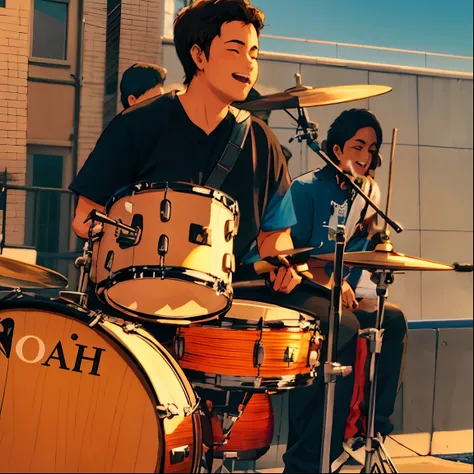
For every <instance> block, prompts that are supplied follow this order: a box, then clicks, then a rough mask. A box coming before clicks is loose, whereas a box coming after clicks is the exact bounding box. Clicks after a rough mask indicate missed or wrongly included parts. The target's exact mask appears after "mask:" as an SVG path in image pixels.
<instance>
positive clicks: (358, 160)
mask: <svg viewBox="0 0 474 474" xmlns="http://www.w3.org/2000/svg"><path fill="white" fill-rule="evenodd" d="M376 152H377V135H376V133H375V130H374V129H373V128H372V127H364V128H360V129H359V130H357V133H356V134H355V135H354V136H353V137H352V138H350V139H349V140H347V141H346V143H344V149H343V150H341V148H340V147H339V145H334V154H335V155H336V157H337V159H338V160H339V162H340V163H339V167H340V168H341V169H342V170H343V171H346V172H348V173H350V174H351V175H353V176H354V177H359V176H365V175H366V174H367V172H368V170H369V166H370V164H371V162H372V157H373V154H374V153H376Z"/></svg>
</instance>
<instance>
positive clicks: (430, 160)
mask: <svg viewBox="0 0 474 474" xmlns="http://www.w3.org/2000/svg"><path fill="white" fill-rule="evenodd" d="M472 173H473V159H472V150H455V149H451V150H447V149H442V148H432V147H420V186H421V190H420V191H421V194H420V196H421V197H420V200H421V203H420V204H421V228H422V229H423V230H469V231H470V230H472V225H473V219H472V211H473V206H472V201H473V178H472Z"/></svg>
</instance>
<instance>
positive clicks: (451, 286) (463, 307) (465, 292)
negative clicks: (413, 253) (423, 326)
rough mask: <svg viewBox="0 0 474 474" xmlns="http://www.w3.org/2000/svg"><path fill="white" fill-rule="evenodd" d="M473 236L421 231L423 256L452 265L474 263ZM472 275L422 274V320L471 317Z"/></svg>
mask: <svg viewBox="0 0 474 474" xmlns="http://www.w3.org/2000/svg"><path fill="white" fill-rule="evenodd" d="M472 245H473V233H472V231H471V232H422V233H421V256H422V257H423V258H428V259H430V260H436V261H440V262H443V263H447V264H451V263H453V262H461V263H463V262H464V263H472V261H473V251H472ZM472 276H473V274H472V273H456V272H423V274H422V298H423V299H422V301H423V306H422V316H423V319H460V318H461V319H463V318H472V316H473V309H472V301H473V291H472V284H473V278H472Z"/></svg>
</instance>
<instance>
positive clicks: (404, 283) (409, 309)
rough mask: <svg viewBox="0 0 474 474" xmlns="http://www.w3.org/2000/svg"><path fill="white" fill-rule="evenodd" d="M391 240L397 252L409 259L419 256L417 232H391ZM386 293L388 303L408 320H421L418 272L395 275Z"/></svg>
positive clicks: (419, 277)
mask: <svg viewBox="0 0 474 474" xmlns="http://www.w3.org/2000/svg"><path fill="white" fill-rule="evenodd" d="M391 239H392V243H393V245H394V246H395V250H396V251H397V252H401V253H404V254H405V255H409V256H411V257H418V256H419V255H420V233H419V232H418V231H410V230H405V231H403V232H402V233H401V234H397V233H396V232H395V231H392V233H391ZM388 291H389V292H388V301H390V302H391V303H394V304H396V305H398V306H400V308H401V309H402V311H403V312H404V314H405V317H406V318H407V319H408V320H416V319H421V275H420V272H406V273H404V274H397V275H395V281H394V283H393V284H392V285H391V286H390V287H389V290H388Z"/></svg>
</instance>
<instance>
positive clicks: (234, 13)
mask: <svg viewBox="0 0 474 474" xmlns="http://www.w3.org/2000/svg"><path fill="white" fill-rule="evenodd" d="M264 19H265V17H264V15H263V13H262V12H261V11H260V10H258V9H257V8H255V7H253V6H252V5H250V2H249V0H196V1H195V2H194V3H192V4H191V5H189V6H188V7H185V8H183V9H182V10H181V11H180V12H179V13H178V16H177V17H176V20H175V21H174V44H175V48H176V53H177V55H178V58H179V60H180V61H181V64H182V66H183V69H184V75H185V76H184V81H183V83H184V85H189V84H190V82H191V80H192V78H193V77H194V76H195V74H196V72H197V66H196V64H195V62H194V60H193V58H192V56H191V48H192V47H193V46H194V45H195V44H196V45H197V46H199V47H200V48H201V50H202V51H203V52H204V54H205V55H206V58H208V59H209V50H210V49H211V43H212V41H213V40H214V38H215V37H216V36H219V35H220V33H221V28H222V25H223V24H224V23H230V22H231V21H241V22H243V23H245V24H246V25H248V24H252V25H253V26H254V27H255V29H256V30H257V34H259V33H260V30H261V29H262V28H263V23H264Z"/></svg>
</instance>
